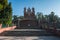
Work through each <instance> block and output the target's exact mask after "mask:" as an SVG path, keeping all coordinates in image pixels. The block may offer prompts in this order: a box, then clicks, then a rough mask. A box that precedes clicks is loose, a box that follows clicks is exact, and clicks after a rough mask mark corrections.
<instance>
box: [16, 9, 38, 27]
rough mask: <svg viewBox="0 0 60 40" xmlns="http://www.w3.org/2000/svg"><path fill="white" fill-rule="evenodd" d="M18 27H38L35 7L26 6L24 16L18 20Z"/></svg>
mask: <svg viewBox="0 0 60 40" xmlns="http://www.w3.org/2000/svg"><path fill="white" fill-rule="evenodd" d="M17 26H18V27H17V28H38V21H37V20H36V16H35V9H34V8H32V9H30V8H28V9H26V8H24V18H23V19H21V20H18V23H17Z"/></svg>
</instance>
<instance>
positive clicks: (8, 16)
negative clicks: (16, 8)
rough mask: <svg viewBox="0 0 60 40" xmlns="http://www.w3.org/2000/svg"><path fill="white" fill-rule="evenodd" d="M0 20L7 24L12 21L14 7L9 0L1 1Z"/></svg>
mask: <svg viewBox="0 0 60 40" xmlns="http://www.w3.org/2000/svg"><path fill="white" fill-rule="evenodd" d="M0 22H1V23H2V24H6V25H9V24H11V23H12V7H11V3H8V0H1V1H0Z"/></svg>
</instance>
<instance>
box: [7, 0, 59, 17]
mask: <svg viewBox="0 0 60 40" xmlns="http://www.w3.org/2000/svg"><path fill="white" fill-rule="evenodd" d="M8 2H11V3H12V8H13V15H17V16H21V15H23V14H24V13H23V10H24V7H26V8H28V7H30V8H32V7H34V8H35V14H36V13H37V12H42V13H43V14H44V15H45V14H47V15H48V14H50V13H51V11H54V12H55V14H56V15H58V16H60V0H8Z"/></svg>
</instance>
